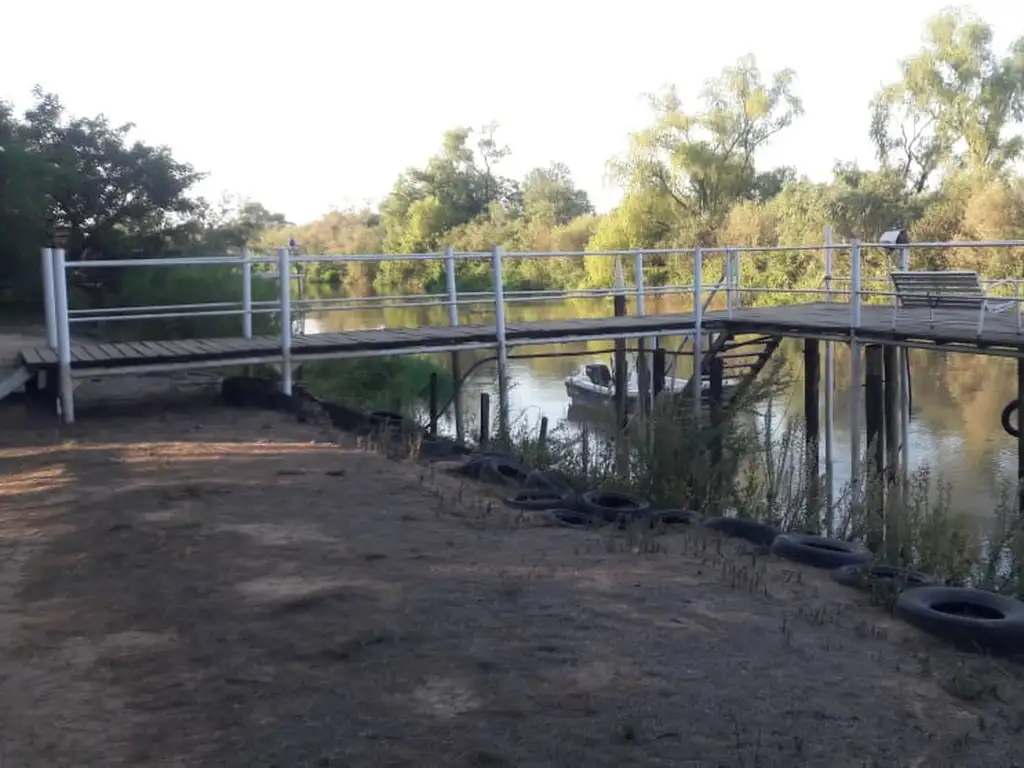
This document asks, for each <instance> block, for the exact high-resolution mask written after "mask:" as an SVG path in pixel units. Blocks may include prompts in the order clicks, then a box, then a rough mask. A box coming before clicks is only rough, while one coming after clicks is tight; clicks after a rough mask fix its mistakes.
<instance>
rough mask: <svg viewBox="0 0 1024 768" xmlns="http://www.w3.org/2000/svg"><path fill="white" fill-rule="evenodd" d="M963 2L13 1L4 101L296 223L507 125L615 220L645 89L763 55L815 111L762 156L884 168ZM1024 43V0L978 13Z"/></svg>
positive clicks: (521, 162) (991, 2)
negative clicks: (943, 26) (908, 88)
mask: <svg viewBox="0 0 1024 768" xmlns="http://www.w3.org/2000/svg"><path fill="white" fill-rule="evenodd" d="M946 5H948V2H945V1H944V0H858V1H857V2H843V3H828V2H812V0H774V2H771V1H766V0H730V1H729V2H693V1H692V0H690V2H686V0H660V1H659V0H630V2H608V3H607V4H602V3H594V2H583V1H582V0H515V1H514V2H502V3H494V2H492V3H488V2H484V1H483V0H476V2H473V1H472V0H433V1H432V2H422V1H418V0H404V1H400V0H375V2H354V1H353V0H335V2H330V1H329V0H290V1H289V2H279V3H252V2H239V1H238V0H203V2H199V1H198V0H177V2H174V3H160V4H157V3H141V2H137V1H136V2H128V1H127V0H90V1H89V2H78V1H72V0H50V2H47V3H38V4H35V3H28V2H20V1H18V0H15V2H12V3H10V6H11V7H9V8H5V10H4V21H5V34H4V42H3V45H2V46H0V98H3V99H7V100H9V101H13V102H14V103H15V104H16V105H17V106H19V107H24V106H26V105H27V104H28V101H29V96H30V94H29V91H30V89H31V87H32V85H33V84H35V83H39V84H41V85H42V86H43V87H44V88H46V89H47V90H50V91H54V92H56V93H57V94H58V95H59V96H60V97H61V99H62V100H63V101H64V103H65V105H66V106H67V107H68V108H69V110H70V111H71V112H72V113H74V114H81V115H94V114H97V113H100V112H103V113H105V114H106V115H107V116H108V117H110V118H111V119H112V120H113V121H115V122H118V123H120V122H129V121H130V122H134V123H135V124H136V125H137V126H138V128H137V135H138V136H139V137H140V138H142V139H144V140H145V141H147V142H151V143H157V144H167V145H169V146H170V147H171V148H172V149H173V151H174V153H175V156H176V157H177V158H178V159H180V160H184V161H188V162H191V163H193V164H194V165H195V166H196V167H197V168H199V169H200V170H203V171H207V172H209V173H210V178H209V179H208V180H207V181H205V182H204V183H203V185H202V188H201V189H200V192H201V193H203V194H206V195H209V196H211V197H216V196H218V195H219V194H220V193H221V192H223V191H227V192H232V193H237V194H240V195H243V196H247V197H252V198H255V199H257V200H259V201H260V202H262V203H263V204H264V205H266V206H267V207H268V208H270V209H271V210H275V211H281V212H283V213H285V214H287V215H288V217H289V218H291V219H292V220H293V221H299V222H304V221H308V220H311V219H313V218H316V217H317V216H319V215H320V214H322V213H324V212H326V210H327V209H328V208H329V207H331V206H332V205H333V206H341V207H343V206H347V205H357V204H359V203H361V202H363V201H367V200H368V201H371V202H377V201H379V199H380V198H381V197H383V196H384V195H385V194H386V193H387V192H388V190H389V189H390V187H391V184H392V183H393V181H394V179H395V177H396V175H397V174H398V173H400V172H401V171H402V170H404V169H405V168H407V167H408V166H410V165H419V164H422V163H423V162H424V161H425V160H426V158H427V157H428V156H429V155H430V154H432V153H433V152H434V151H435V150H436V149H437V148H438V146H439V144H440V138H441V134H442V132H443V131H444V130H446V129H448V128H451V127H455V126H457V125H468V126H472V127H475V126H479V125H481V124H483V123H486V122H488V121H490V120H492V119H493V120H497V121H498V122H499V123H500V125H501V132H500V134H499V136H500V137H501V138H502V140H503V141H505V142H506V143H508V144H510V145H511V147H512V150H513V155H512V157H511V158H510V159H509V160H508V161H506V163H505V165H504V166H503V167H502V169H501V170H502V171H503V172H504V173H506V174H509V175H515V176H519V175H521V174H522V173H524V172H525V171H526V170H528V169H529V168H532V167H534V166H537V165H547V164H548V163H549V162H551V161H553V160H559V161H562V162H565V163H566V164H568V166H569V167H570V168H571V169H572V171H573V174H574V176H575V178H576V181H577V183H578V184H580V185H581V186H582V187H584V188H585V189H586V190H587V191H588V192H589V193H590V194H591V196H592V198H593V200H594V202H595V203H596V204H597V205H598V207H599V208H600V209H607V208H609V207H611V206H613V205H614V204H615V203H616V201H617V200H618V197H619V195H618V192H617V191H616V190H615V189H614V188H612V187H610V186H608V185H607V184H606V181H605V175H604V172H605V161H606V160H607V159H608V158H609V157H610V156H612V155H614V154H618V153H621V152H622V151H624V150H625V148H626V144H627V136H628V134H629V132H630V131H632V130H636V129H638V128H640V127H642V126H643V125H644V124H645V123H647V122H648V121H649V115H650V113H649V112H648V110H647V105H646V101H645V99H644V98H643V94H645V93H650V92H653V91H656V90H659V89H660V88H661V87H662V86H663V85H665V84H668V83H675V84H676V85H677V86H678V88H679V91H680V94H681V95H682V96H683V98H684V99H686V100H687V102H688V103H692V104H695V103H696V98H697V95H698V94H699V91H700V89H701V87H702V85H703V83H704V81H706V80H707V79H708V78H709V77H712V76H714V75H715V74H716V73H717V72H718V71H719V70H720V69H721V68H722V67H723V66H726V65H728V64H731V63H733V62H734V61H735V60H736V59H737V58H738V57H739V56H741V55H743V54H745V53H748V52H752V53H754V54H756V55H757V57H758V63H759V64H760V66H761V69H762V71H763V72H765V74H766V75H767V74H768V73H770V72H771V71H774V70H776V69H779V68H782V67H787V66H788V67H792V68H794V69H795V70H796V72H797V78H798V79H797V92H798V93H799V95H800V96H801V97H802V98H803V100H804V105H805V108H806V110H807V112H806V115H805V116H804V117H803V118H801V119H800V121H799V122H798V123H797V124H796V125H795V126H794V127H793V128H791V129H790V130H788V131H787V132H785V133H784V134H782V135H781V136H779V137H778V138H777V139H776V140H775V141H774V143H773V144H771V145H770V146H769V147H768V148H767V149H766V150H765V151H764V153H763V154H762V156H761V158H760V162H761V164H763V165H764V166H769V165H779V164H790V165H795V166H797V167H798V168H799V169H800V171H801V172H803V173H806V174H808V175H810V176H811V177H812V178H816V179H825V178H827V177H828V175H829V172H830V170H831V167H832V164H833V162H834V160H835V159H837V158H841V159H844V160H858V161H860V162H861V163H862V164H870V163H872V161H873V156H872V154H873V153H872V149H871V146H870V144H869V142H868V139H867V128H868V112H867V103H868V101H869V99H870V98H871V96H872V94H873V93H874V91H875V90H877V88H878V87H879V85H880V84H881V83H883V82H888V81H891V80H893V79H894V78H895V77H896V76H897V72H898V70H897V62H898V60H899V59H900V58H902V57H904V56H906V55H909V54H911V53H913V52H914V51H916V50H917V49H918V48H919V47H920V40H921V33H922V31H923V25H924V22H925V20H926V19H927V18H928V17H930V16H932V15H934V14H935V13H937V12H938V11H940V10H941V9H942V8H943V7H945V6H946ZM964 5H965V6H966V7H968V8H969V9H971V10H973V11H975V12H976V13H978V14H979V15H981V16H982V17H983V18H984V19H985V20H986V21H988V22H989V23H990V24H991V25H992V26H993V27H994V29H995V33H996V48H997V50H998V51H1000V52H1004V51H1005V48H1006V46H1008V45H1009V43H1010V41H1011V39H1012V38H1013V37H1014V36H1016V35H1020V34H1024V2H1022V0H974V1H973V2H969V3H965V4H964Z"/></svg>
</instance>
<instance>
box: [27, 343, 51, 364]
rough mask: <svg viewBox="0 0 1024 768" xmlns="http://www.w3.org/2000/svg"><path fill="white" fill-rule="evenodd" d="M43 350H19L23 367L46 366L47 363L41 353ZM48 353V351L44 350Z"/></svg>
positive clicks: (30, 348) (34, 348)
mask: <svg viewBox="0 0 1024 768" xmlns="http://www.w3.org/2000/svg"><path fill="white" fill-rule="evenodd" d="M44 349H45V348H37V347H29V348H27V349H23V350H21V359H22V360H23V361H24V363H25V365H46V364H47V361H46V360H44V359H43V355H42V352H43V350H44ZM46 351H49V350H46Z"/></svg>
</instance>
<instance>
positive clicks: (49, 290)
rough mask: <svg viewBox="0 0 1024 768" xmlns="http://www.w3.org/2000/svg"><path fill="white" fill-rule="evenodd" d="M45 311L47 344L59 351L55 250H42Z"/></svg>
mask: <svg viewBox="0 0 1024 768" xmlns="http://www.w3.org/2000/svg"><path fill="white" fill-rule="evenodd" d="M41 266H42V272H43V311H44V313H45V314H46V343H47V344H48V345H49V346H50V349H52V350H56V349H57V314H56V310H55V308H54V304H53V249H52V248H43V249H42V264H41Z"/></svg>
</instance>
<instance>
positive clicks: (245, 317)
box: [242, 247, 252, 339]
mask: <svg viewBox="0 0 1024 768" xmlns="http://www.w3.org/2000/svg"><path fill="white" fill-rule="evenodd" d="M242 337H243V338H246V339H251V338H252V260H251V259H250V258H249V249H248V248H246V247H243V248H242Z"/></svg>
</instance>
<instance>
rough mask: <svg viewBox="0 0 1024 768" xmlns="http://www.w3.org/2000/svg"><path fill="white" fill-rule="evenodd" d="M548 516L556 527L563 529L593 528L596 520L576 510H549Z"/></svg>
mask: <svg viewBox="0 0 1024 768" xmlns="http://www.w3.org/2000/svg"><path fill="white" fill-rule="evenodd" d="M548 514H550V515H551V519H552V520H553V521H554V523H555V525H558V526H560V527H562V528H580V529H586V528H593V527H594V518H592V517H591V516H590V515H588V514H586V513H585V512H580V511H579V510H576V509H549V510H548Z"/></svg>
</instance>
